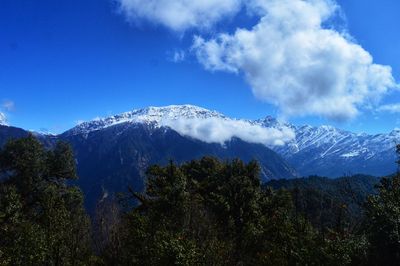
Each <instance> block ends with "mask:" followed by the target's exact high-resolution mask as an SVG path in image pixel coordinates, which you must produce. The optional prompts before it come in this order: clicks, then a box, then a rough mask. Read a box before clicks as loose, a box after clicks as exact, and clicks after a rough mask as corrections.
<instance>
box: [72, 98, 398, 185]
mask: <svg viewBox="0 0 400 266" xmlns="http://www.w3.org/2000/svg"><path fill="white" fill-rule="evenodd" d="M182 121H183V122H182ZM177 122H179V123H177ZM135 124H136V125H137V124H145V125H147V126H150V127H153V128H162V127H169V128H171V129H173V130H175V131H176V132H178V133H179V134H180V135H182V136H186V137H191V138H194V139H198V140H200V141H203V142H207V143H219V144H224V143H225V142H227V141H229V140H231V139H232V138H239V139H242V140H244V141H246V142H249V143H258V144H260V143H261V144H264V145H266V146H268V147H269V148H271V149H272V150H274V151H276V152H277V153H278V154H280V155H281V156H282V157H284V158H285V159H286V160H287V161H288V162H289V163H291V164H292V165H293V166H294V167H295V168H296V169H297V170H298V172H299V173H300V175H313V174H318V175H326V176H331V177H336V176H342V175H346V174H356V173H363V174H372V175H386V174H390V173H393V172H394V171H395V170H396V165H395V163H394V162H395V160H396V155H395V149H394V147H395V144H396V143H398V142H400V130H393V131H392V132H390V133H387V134H376V135H370V134H366V133H362V134H356V133H353V132H349V131H345V130H341V129H338V128H335V127H332V126H319V127H313V126H309V125H300V126H298V125H293V124H290V123H283V122H280V121H278V120H277V119H275V118H273V117H271V116H267V117H266V118H264V119H259V120H240V119H232V118H229V117H226V116H225V115H223V114H221V113H218V112H216V111H210V110H207V109H204V108H201V107H197V106H193V105H171V106H166V107H149V108H145V109H140V110H134V111H131V112H127V113H123V114H120V115H116V116H111V117H108V118H103V119H95V120H93V121H90V122H85V123H82V124H80V125H78V126H77V127H75V128H73V129H71V130H70V131H68V132H66V134H67V135H76V134H79V135H82V134H83V135H87V134H89V133H90V132H93V131H97V130H102V129H105V128H108V127H113V126H115V125H125V126H128V125H135Z"/></svg>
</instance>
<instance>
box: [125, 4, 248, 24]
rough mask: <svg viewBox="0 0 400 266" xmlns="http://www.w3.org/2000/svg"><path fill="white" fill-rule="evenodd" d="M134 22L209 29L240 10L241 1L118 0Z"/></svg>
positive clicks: (129, 18) (128, 17)
mask: <svg viewBox="0 0 400 266" xmlns="http://www.w3.org/2000/svg"><path fill="white" fill-rule="evenodd" d="M117 2H118V3H119V7H120V10H121V11H122V12H123V13H124V14H125V16H126V17H127V19H128V20H129V21H131V22H134V23H137V22H139V21H140V20H146V21H148V22H150V23H153V24H160V25H163V26H165V27H168V28H170V29H172V30H174V31H184V30H187V29H189V28H209V27H211V26H213V25H214V24H215V23H217V22H218V21H220V20H221V19H222V18H224V17H228V16H232V15H234V14H236V13H237V12H238V11H239V10H240V6H241V0H198V1H196V0H145V1H144V0H117Z"/></svg>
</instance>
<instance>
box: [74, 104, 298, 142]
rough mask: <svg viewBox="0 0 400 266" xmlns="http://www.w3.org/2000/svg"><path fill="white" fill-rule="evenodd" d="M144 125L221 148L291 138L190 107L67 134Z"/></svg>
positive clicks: (129, 116) (120, 118) (152, 110)
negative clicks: (231, 142)
mask: <svg viewBox="0 0 400 266" xmlns="http://www.w3.org/2000/svg"><path fill="white" fill-rule="evenodd" d="M124 123H131V124H146V125H151V126H153V127H154V128H160V127H168V128H171V129H173V130H175V131H176V132H178V133H179V134H180V135H182V136H187V137H191V138H195V139H198V140H201V141H203V142H207V143H220V144H224V143H225V142H226V141H229V140H231V139H232V138H234V137H236V138H239V139H242V140H244V141H246V142H249V143H260V144H264V145H272V146H279V145H284V144H285V143H286V142H287V141H289V140H291V139H292V138H293V137H294V133H293V132H292V130H291V129H289V128H286V127H280V128H274V127H263V126H261V125H259V124H257V123H254V122H253V121H250V120H244V119H232V118H228V117H226V116H224V115H223V114H221V113H218V112H216V111H210V110H207V109H204V108H201V107H197V106H193V105H171V106H165V107H148V108H144V109H138V110H134V111H132V112H127V113H123V114H120V115H115V116H110V117H108V118H99V119H95V120H93V121H90V122H84V123H81V124H79V125H78V126H76V127H75V128H73V129H71V130H70V131H68V132H67V134H72V135H76V134H89V133H90V132H93V131H97V130H101V129H105V128H108V127H111V126H115V125H118V124H124Z"/></svg>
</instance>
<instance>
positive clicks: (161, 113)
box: [68, 104, 227, 135]
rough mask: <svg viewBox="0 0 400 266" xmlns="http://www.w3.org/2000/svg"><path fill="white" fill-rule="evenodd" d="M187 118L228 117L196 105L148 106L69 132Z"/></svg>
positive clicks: (91, 122)
mask: <svg viewBox="0 0 400 266" xmlns="http://www.w3.org/2000/svg"><path fill="white" fill-rule="evenodd" d="M180 118H186V119H207V118H219V119H223V120H224V119H227V118H226V117H225V116H224V115H222V114H220V113H218V112H216V111H210V110H207V109H204V108H201V107H197V106H194V105H189V104H186V105H170V106H165V107H152V106H151V107H147V108H144V109H137V110H133V111H131V112H126V113H122V114H119V115H114V116H110V117H106V118H96V119H94V120H92V121H89V122H83V123H81V124H79V125H78V126H76V127H74V128H73V129H71V130H69V131H68V134H72V135H76V134H88V133H90V132H92V131H96V130H101V129H104V128H107V127H111V126H115V125H118V124H123V123H130V124H147V125H152V126H154V127H158V128H159V127H161V126H163V125H164V123H165V121H172V120H178V119H180Z"/></svg>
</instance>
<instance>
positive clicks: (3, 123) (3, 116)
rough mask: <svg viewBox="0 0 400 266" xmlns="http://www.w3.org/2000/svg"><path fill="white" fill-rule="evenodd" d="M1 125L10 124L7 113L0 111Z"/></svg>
mask: <svg viewBox="0 0 400 266" xmlns="http://www.w3.org/2000/svg"><path fill="white" fill-rule="evenodd" d="M0 125H1V126H8V124H7V117H6V115H5V114H3V113H0Z"/></svg>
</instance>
